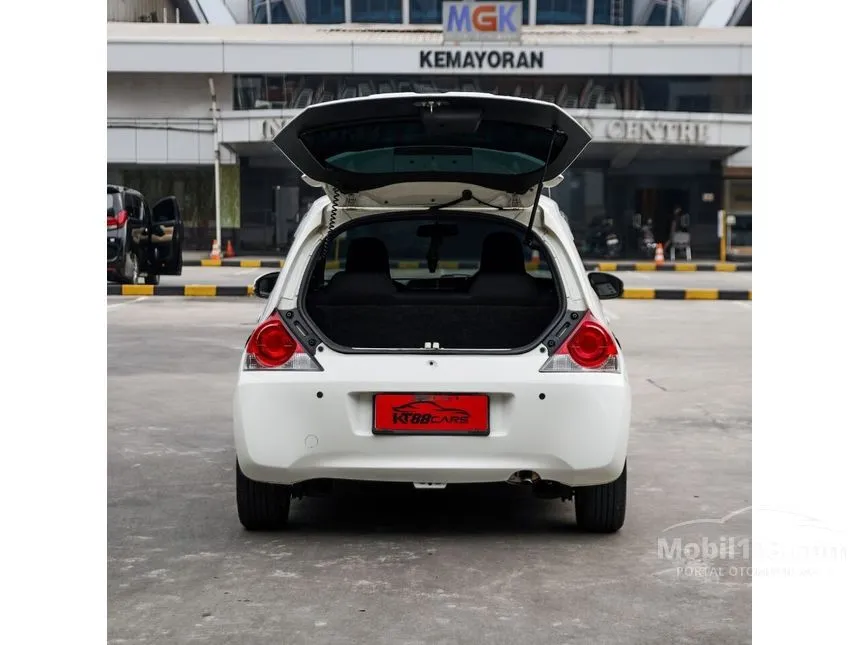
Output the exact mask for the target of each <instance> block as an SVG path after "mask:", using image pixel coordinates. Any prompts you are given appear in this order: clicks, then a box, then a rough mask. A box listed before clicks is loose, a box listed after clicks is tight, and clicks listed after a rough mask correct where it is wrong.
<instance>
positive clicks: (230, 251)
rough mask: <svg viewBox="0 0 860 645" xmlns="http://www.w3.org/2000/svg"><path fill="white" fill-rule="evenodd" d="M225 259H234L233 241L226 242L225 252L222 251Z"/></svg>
mask: <svg viewBox="0 0 860 645" xmlns="http://www.w3.org/2000/svg"><path fill="white" fill-rule="evenodd" d="M224 257H225V258H232V257H236V251H234V250H233V240H227V250H226V251H224Z"/></svg>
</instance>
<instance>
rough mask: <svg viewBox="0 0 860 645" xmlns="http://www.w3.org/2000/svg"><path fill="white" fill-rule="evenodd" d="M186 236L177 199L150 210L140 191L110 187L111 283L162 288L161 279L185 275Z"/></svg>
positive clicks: (108, 231)
mask: <svg viewBox="0 0 860 645" xmlns="http://www.w3.org/2000/svg"><path fill="white" fill-rule="evenodd" d="M183 232H184V231H183V225H182V215H181V213H180V212H179V203H178V202H177V200H176V198H175V197H165V198H163V199H160V200H158V202H156V203H155V205H154V206H153V207H152V208H151V209H150V207H149V204H148V203H147V201H146V199H145V198H144V196H143V195H142V194H140V193H139V192H138V191H136V190H132V189H131V188H126V187H125V186H116V185H113V184H108V187H107V279H108V281H109V282H122V283H125V284H137V283H139V282H140V281H141V280H142V281H143V282H145V283H146V284H158V280H159V276H162V275H182V241H183V237H184V235H183Z"/></svg>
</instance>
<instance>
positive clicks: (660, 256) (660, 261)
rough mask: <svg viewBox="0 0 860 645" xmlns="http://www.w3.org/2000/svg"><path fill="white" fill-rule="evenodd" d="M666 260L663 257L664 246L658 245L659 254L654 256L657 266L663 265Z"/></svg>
mask: <svg viewBox="0 0 860 645" xmlns="http://www.w3.org/2000/svg"><path fill="white" fill-rule="evenodd" d="M664 261H665V258H664V257H663V245H662V244H657V252H656V253H655V254H654V262H656V263H657V264H663V262H664Z"/></svg>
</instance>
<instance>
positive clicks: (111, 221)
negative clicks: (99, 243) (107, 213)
mask: <svg viewBox="0 0 860 645" xmlns="http://www.w3.org/2000/svg"><path fill="white" fill-rule="evenodd" d="M127 221H128V211H120V212H119V213H117V214H116V217H108V218H107V225H108V228H119V227H120V226H122V225H123V224H125V223H126V222H127Z"/></svg>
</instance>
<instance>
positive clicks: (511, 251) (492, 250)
mask: <svg viewBox="0 0 860 645" xmlns="http://www.w3.org/2000/svg"><path fill="white" fill-rule="evenodd" d="M480 272H481V273H525V272H526V264H525V257H524V256H523V245H522V242H520V240H519V239H518V238H517V236H516V235H514V234H513V233H507V232H498V233H491V234H490V235H488V236H487V237H486V238H484V247H483V249H482V250H481V266H480Z"/></svg>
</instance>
